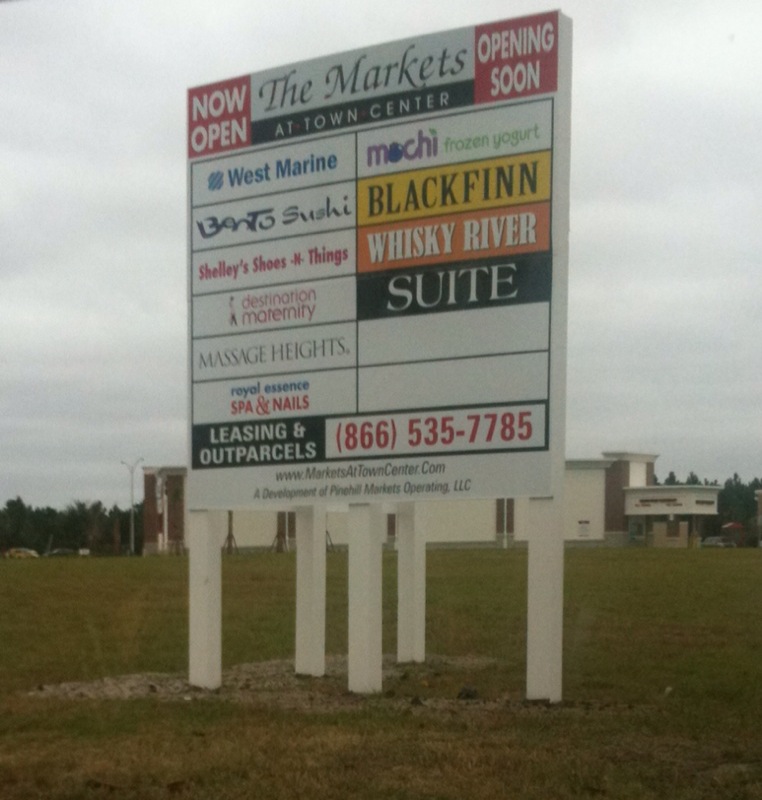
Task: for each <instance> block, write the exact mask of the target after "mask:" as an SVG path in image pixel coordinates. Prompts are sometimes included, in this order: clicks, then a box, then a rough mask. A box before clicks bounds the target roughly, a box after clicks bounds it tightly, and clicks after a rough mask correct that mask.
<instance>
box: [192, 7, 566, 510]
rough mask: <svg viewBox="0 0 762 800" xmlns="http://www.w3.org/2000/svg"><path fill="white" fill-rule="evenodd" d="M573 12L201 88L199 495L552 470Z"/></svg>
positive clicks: (356, 489) (195, 424)
mask: <svg viewBox="0 0 762 800" xmlns="http://www.w3.org/2000/svg"><path fill="white" fill-rule="evenodd" d="M570 63H571V23H570V21H569V20H568V19H566V18H565V17H563V16H562V15H561V14H559V13H557V12H551V13H546V14H539V15H535V16H531V17H524V18H519V19H513V20H504V21H500V22H495V23H492V24H489V25H484V26H479V27H476V28H464V29H460V30H455V31H449V32H446V33H443V34H437V35H432V36H426V37H421V38H416V39H409V40H403V41H400V42H393V43H390V44H385V45H382V46H378V47H373V48H369V49H365V50H357V51H353V52H349V53H344V54H339V55H334V56H329V57H325V58H319V59H315V60H312V61H308V62H302V63H298V64H292V65H289V66H286V67H281V68H278V69H273V70H268V71H266V72H262V73H257V74H253V75H248V76H242V77H239V78H234V79H231V80H228V81H222V82H219V83H215V84H211V85H208V86H202V87H198V88H194V89H191V90H190V91H189V94H188V143H187V144H188V157H189V167H188V171H189V174H188V187H189V192H188V194H189V211H188V213H189V237H188V241H189V271H190V277H189V295H190V298H189V301H190V325H189V329H190V344H189V353H190V359H191V365H190V420H191V426H190V427H191V430H190V449H191V471H190V478H189V505H190V507H192V508H214V507H221V508H230V507H235V506H256V505H267V504H270V505H278V506H280V507H283V506H285V505H288V504H298V503H303V502H318V501H320V502H359V503H366V502H382V501H390V500H392V501H394V500H411V499H431V498H442V497H448V498H453V497H464V498H468V497H491V496H505V495H520V494H545V493H549V492H550V491H552V486H551V475H552V472H553V465H554V464H558V463H559V459H560V460H561V461H562V459H563V434H564V428H563V416H564V412H565V409H564V392H565V385H564V384H565V363H564V362H565V336H566V334H565V319H566V272H567V238H568V172H569V116H570V103H569V96H570V85H569V72H570Z"/></svg>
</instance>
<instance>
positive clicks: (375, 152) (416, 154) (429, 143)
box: [368, 128, 439, 167]
mask: <svg viewBox="0 0 762 800" xmlns="http://www.w3.org/2000/svg"><path fill="white" fill-rule="evenodd" d="M429 133H430V134H431V136H427V135H426V133H425V132H424V131H422V130H419V131H418V134H417V136H414V137H412V138H411V139H408V140H407V141H405V142H392V143H391V144H372V145H370V147H368V166H369V167H379V166H383V165H385V164H396V163H397V162H398V161H402V160H403V159H404V160H405V161H415V160H416V159H419V158H433V157H435V156H436V154H437V150H438V149H439V141H438V139H437V132H436V131H435V130H434V129H433V128H429Z"/></svg>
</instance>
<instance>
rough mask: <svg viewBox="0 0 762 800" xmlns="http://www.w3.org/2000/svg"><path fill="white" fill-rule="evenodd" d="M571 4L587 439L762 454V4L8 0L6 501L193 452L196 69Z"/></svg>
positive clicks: (0, 338) (576, 438)
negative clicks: (192, 120) (190, 220)
mask: <svg viewBox="0 0 762 800" xmlns="http://www.w3.org/2000/svg"><path fill="white" fill-rule="evenodd" d="M554 7H558V8H560V9H561V10H562V11H563V12H564V13H565V14H567V15H568V16H570V17H571V18H572V19H573V23H574V57H573V58H574V75H573V101H572V102H573V109H572V118H573V124H572V183H571V259H570V293H569V361H568V400H567V407H568V422H567V428H568V431H567V455H568V457H571V458H584V457H596V456H599V455H600V454H601V452H602V451H604V450H632V451H638V452H649V453H658V454H659V459H658V460H657V462H656V472H657V475H658V476H659V477H660V478H662V479H663V478H664V477H666V475H667V474H668V472H669V471H670V470H673V471H675V472H676V474H677V475H678V477H679V478H681V479H682V478H684V477H685V476H686V475H687V473H688V471H690V470H693V471H695V472H696V473H697V474H698V475H699V476H700V477H701V478H705V477H706V478H709V479H710V480H711V479H715V478H716V479H719V480H720V481H723V480H724V479H725V478H727V477H730V476H732V474H733V473H734V472H738V473H739V474H740V475H741V477H742V479H744V480H745V481H748V480H750V479H751V478H753V477H755V476H762V413H761V412H760V406H761V404H760V400H761V399H762V305H761V303H760V284H761V281H760V278H761V277H762V272H761V269H760V267H761V266H762V215H761V214H760V211H762V202H761V201H760V196H761V195H760V191H761V190H760V186H761V185H762V147H760V144H759V135H760V134H759V132H760V130H762V94H760V86H761V85H762V48H760V47H759V35H760V32H762V4H760V3H757V2H753V0H724V2H722V3H718V2H716V0H715V2H700V1H698V2H697V1H696V0H694V1H693V2H687V1H685V2H675V0H638V2H632V3H630V2H628V3H625V2H602V1H601V0H580V1H575V0H568V2H564V3H562V4H555V3H544V2H537V1H535V2H532V1H531V0H521V1H519V0H516V1H515V2H505V0H500V1H499V2H493V1H492V0H480V2H479V3H465V2H463V0H437V2H428V0H419V1H418V2H410V0H385V2H383V3H378V2H372V3H371V2H365V0H332V1H331V2H323V0H310V1H309V2H307V0H303V2H295V1H293V0H279V2H274V3H265V2H252V0H216V2H214V3H208V2H203V3H202V2H195V1H194V0H183V2H179V1H178V2H175V0H161V2H157V0H109V1H108V2H106V0H99V2H95V1H92V2H80V1H79V0H67V1H66V2H60V0H16V1H15V2H2V1H1V0H0V75H2V80H0V278H2V290H1V291H0V353H2V358H1V360H0V505H2V504H4V502H5V500H7V499H9V498H12V497H15V496H17V495H20V496H21V497H22V498H23V499H24V501H25V502H26V503H27V504H30V505H35V506H42V505H51V506H54V507H59V508H63V507H65V506H66V505H67V504H68V503H70V502H72V501H74V500H85V501H95V500H101V501H102V502H104V503H105V504H106V505H107V506H110V505H112V504H114V503H116V504H118V505H120V506H122V507H127V506H128V505H129V497H130V495H129V471H128V469H127V468H126V467H125V466H124V465H122V464H121V463H120V462H122V461H127V462H130V463H133V462H135V461H136V460H137V459H138V458H143V459H145V463H147V464H154V465H168V464H185V463H186V460H187V457H186V451H187V441H186V440H187V394H188V389H187V366H186V365H187V341H186V340H187V330H186V325H187V308H186V307H187V300H186V297H187V277H186V276H187V269H188V268H187V245H186V231H187V227H186V153H187V151H186V138H185V137H186V93H187V89H188V87H192V86H197V85H200V84H205V83H210V82H213V81H216V80H221V79H225V78H230V77H233V76H238V75H242V74H246V73H250V72H256V71H259V70H263V69H267V68H270V67H276V66H279V65H282V64H288V63H291V62H295V61H301V60H303V59H307V58H311V57H315V56H321V55H327V54H330V53H333V52H339V51H343V50H349V49H354V48H357V47H362V46H365V45H371V44H377V43H381V42H384V41H390V40H394V39H400V38H405V37H408V36H414V35H418V34H426V33H434V32H437V31H440V30H447V29H449V28H457V27H463V26H470V25H475V24H478V23H482V22H489V21H491V20H497V19H503V18H506V17H513V16H520V15H523V14H527V13H535V12H538V11H545V10H549V9H552V8H554ZM141 466H142V465H141ZM135 488H136V500H139V499H142V477H141V473H140V471H138V472H137V473H136V483H135Z"/></svg>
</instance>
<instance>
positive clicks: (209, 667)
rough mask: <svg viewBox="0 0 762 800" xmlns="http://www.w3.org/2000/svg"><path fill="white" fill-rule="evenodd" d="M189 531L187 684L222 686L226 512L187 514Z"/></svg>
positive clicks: (208, 687) (215, 687)
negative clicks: (223, 574) (223, 553)
mask: <svg viewBox="0 0 762 800" xmlns="http://www.w3.org/2000/svg"><path fill="white" fill-rule="evenodd" d="M189 517H190V522H191V525H190V531H189V540H190V541H189V544H190V556H189V566H188V570H189V575H188V581H189V585H190V588H189V594H190V597H189V647H188V650H189V656H188V661H189V670H188V673H189V677H188V679H189V682H190V684H191V685H192V686H199V687H200V688H202V689H219V688H220V686H222V542H223V541H224V540H225V534H226V531H227V513H226V512H224V511H206V512H201V513H196V514H194V513H191V514H190V515H189Z"/></svg>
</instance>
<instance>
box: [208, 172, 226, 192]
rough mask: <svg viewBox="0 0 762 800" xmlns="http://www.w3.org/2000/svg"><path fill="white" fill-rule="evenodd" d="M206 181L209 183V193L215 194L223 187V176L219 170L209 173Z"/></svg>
mask: <svg viewBox="0 0 762 800" xmlns="http://www.w3.org/2000/svg"><path fill="white" fill-rule="evenodd" d="M207 181H208V183H209V191H210V192H217V191H219V190H220V189H222V187H223V186H224V185H225V174H224V173H223V172H222V171H221V170H217V171H216V172H210V173H209V177H208V178H207Z"/></svg>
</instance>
